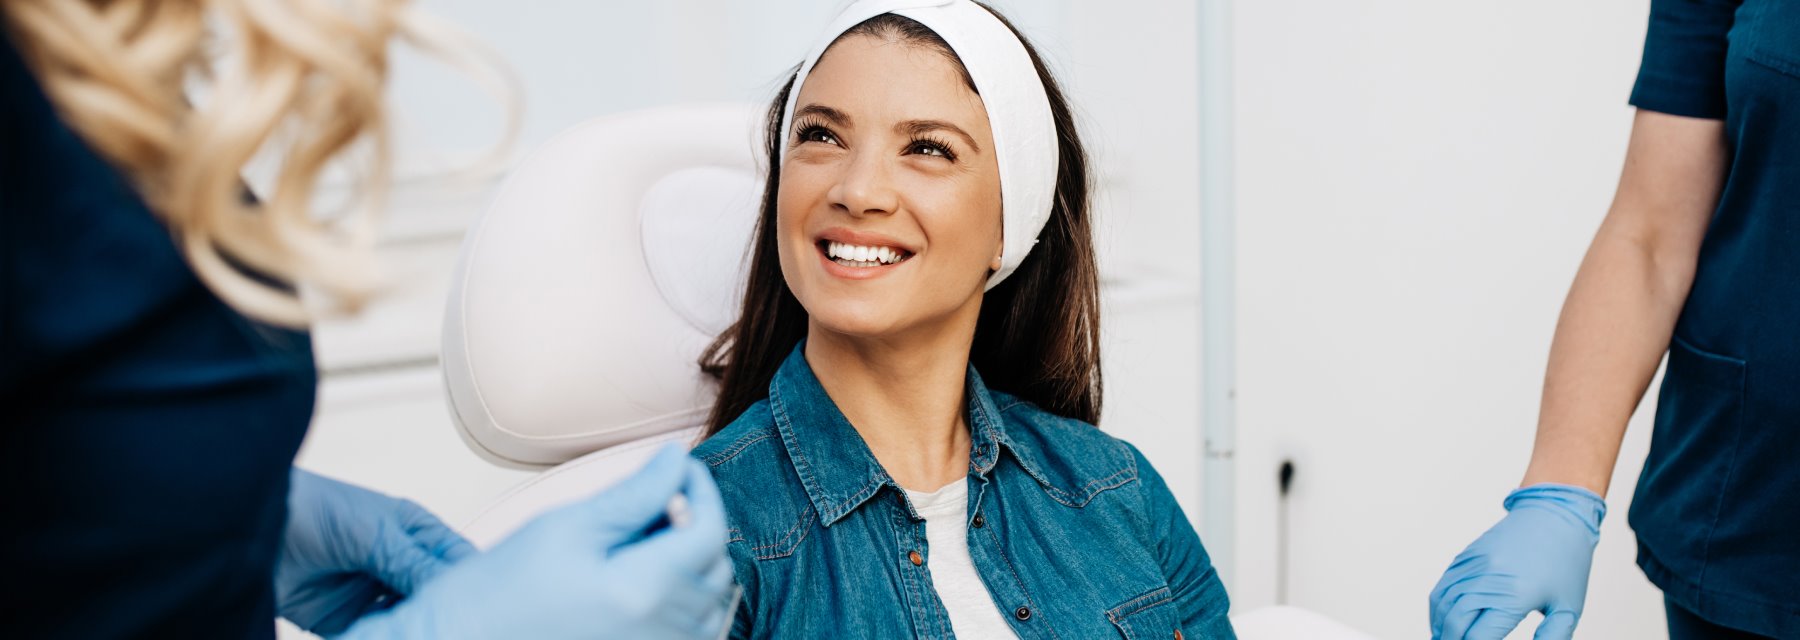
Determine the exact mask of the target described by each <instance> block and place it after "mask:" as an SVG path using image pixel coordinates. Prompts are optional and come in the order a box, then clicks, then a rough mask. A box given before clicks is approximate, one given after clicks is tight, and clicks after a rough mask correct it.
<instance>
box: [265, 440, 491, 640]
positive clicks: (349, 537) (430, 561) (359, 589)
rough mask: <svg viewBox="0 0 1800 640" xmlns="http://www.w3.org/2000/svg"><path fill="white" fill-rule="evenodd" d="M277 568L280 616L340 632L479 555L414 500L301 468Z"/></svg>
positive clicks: (295, 478)
mask: <svg viewBox="0 0 1800 640" xmlns="http://www.w3.org/2000/svg"><path fill="white" fill-rule="evenodd" d="M290 482H291V485H290V487H289V490H288V520H287V529H286V530H285V531H284V532H283V534H282V539H281V554H280V556H279V557H278V558H277V560H276V564H275V604H276V612H277V613H278V614H280V615H281V617H283V618H287V619H288V621H290V622H293V623H294V624H296V625H299V626H300V628H302V629H306V630H308V631H311V632H313V633H318V634H325V635H329V634H334V633H338V632H341V631H343V630H344V629H346V628H348V627H349V626H350V624H351V623H353V622H355V621H356V620H357V618H361V617H362V616H363V615H365V614H367V613H369V612H371V611H375V610H379V609H383V608H386V607H388V606H391V605H392V604H393V603H394V602H395V601H396V600H398V599H400V598H403V597H405V596H406V595H407V594H410V593H412V592H414V591H416V590H418V589H419V588H420V587H422V586H424V584H425V583H426V582H427V581H429V580H431V579H432V577H434V576H436V575H437V574H438V572H440V571H443V570H444V568H445V567H448V566H449V565H450V564H451V563H454V562H456V561H457V560H459V559H462V558H463V557H466V556H468V555H470V554H472V553H474V552H475V548H474V547H473V546H471V545H470V544H469V543H468V541H466V540H463V538H462V536H460V535H457V534H456V532H455V531H451V530H450V528H449V527H446V526H444V523H442V522H439V521H438V519H437V517H435V516H433V515H431V513H430V512H428V511H426V510H425V509H424V508H422V507H420V506H419V505H417V504H414V503H413V502H412V501H410V500H402V499H399V498H395V497H392V496H387V495H383V494H380V493H376V492H374V491H370V490H368V489H364V488H362V487H358V486H355V485H351V484H346V483H343V482H339V481H337V480H333V479H330V478H327V477H324V476H321V475H318V474H315V473H312V472H309V471H304V470H301V469H298V468H296V469H294V471H293V474H292V476H291V480H290Z"/></svg>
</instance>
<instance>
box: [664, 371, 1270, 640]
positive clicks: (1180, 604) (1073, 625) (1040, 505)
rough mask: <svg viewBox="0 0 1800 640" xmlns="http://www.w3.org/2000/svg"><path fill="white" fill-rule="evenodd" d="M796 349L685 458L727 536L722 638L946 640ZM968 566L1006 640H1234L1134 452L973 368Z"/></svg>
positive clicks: (862, 452)
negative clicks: (726, 626)
mask: <svg viewBox="0 0 1800 640" xmlns="http://www.w3.org/2000/svg"><path fill="white" fill-rule="evenodd" d="M803 347H804V343H802V345H801V347H797V348H795V350H794V352H793V354H792V355H790V356H788V358H787V360H786V362H784V363H783V364H782V366H781V368H780V370H779V371H777V372H776V374H775V378H774V380H773V381H771V382H770V384H769V397H768V399H767V400H764V401H762V402H759V403H757V404H756V405H754V406H752V407H751V408H750V409H749V410H748V411H745V412H744V414H743V415H742V416H740V417H738V419H737V420H736V421H734V422H732V423H731V424H730V425H729V426H727V427H726V428H725V429H724V430H722V431H720V432H719V433H718V434H716V435H714V436H713V437H712V438H709V439H708V440H707V441H706V442H703V443H701V444H700V446H699V447H697V448H696V449H695V450H694V455H695V456H696V457H698V458H700V459H701V460H703V461H705V462H706V464H707V465H708V466H709V467H711V468H712V472H713V475H714V477H716V478H717V479H718V482H719V486H720V489H721V490H722V491H723V493H724V497H725V504H726V505H727V506H726V509H727V511H728V515H729V518H730V522H731V533H730V543H729V551H730V555H731V559H732V565H733V569H734V570H735V571H736V574H737V581H738V583H739V584H740V585H742V586H743V588H744V599H743V603H742V605H740V607H739V609H738V612H737V619H736V620H735V621H734V623H733V625H732V634H731V635H732V637H733V638H949V637H953V634H952V633H951V629H950V619H949V617H948V615H947V614H946V613H945V611H944V605H943V603H942V602H940V601H939V600H938V596H937V592H936V590H935V589H934V588H933V586H932V582H931V574H930V571H929V567H930V563H929V562H928V560H929V558H930V557H931V549H930V548H929V546H928V545H927V544H926V538H925V521H924V519H922V518H920V517H919V515H918V514H917V513H916V512H914V510H913V508H912V505H911V504H910V503H908V502H907V499H906V495H905V492H904V491H902V490H901V489H900V487H899V485H897V484H895V482H894V480H893V478H891V477H889V476H888V474H887V472H886V471H885V470H883V469H882V467H881V464H880V463H879V462H877V461H876V459H875V456H874V454H872V453H871V452H870V451H869V448H868V445H867V444H865V443H864V442H863V440H862V437H861V436H859V435H858V434H857V432H856V431H855V429H854V428H853V427H851V425H850V422H849V420H847V419H845V417H844V415H843V414H842V413H841V412H839V411H838V409H837V405H835V404H834V403H832V401H831V398H830V397H829V396H827V395H826V393H825V389H824V387H822V386H820V384H819V381H818V378H816V377H814V375H813V372H812V367H811V366H809V365H808V364H807V362H806V359H805V357H804V356H803V355H802V353H801V350H802V348H803ZM966 386H967V394H968V395H967V401H966V405H967V411H968V416H967V423H968V425H969V432H970V445H969V447H970V449H969V476H968V482H969V492H968V493H969V506H968V515H967V527H968V544H969V555H970V557H971V558H972V560H973V561H974V565H975V570H976V572H977V573H978V574H980V576H981V579H982V582H983V583H985V584H986V586H987V590H988V593H989V594H990V595H991V596H992V597H993V602H994V605H995V606H996V607H998V608H999V609H1000V611H1001V613H1002V614H1003V615H1004V616H1005V618H1006V621H1007V622H1008V623H1010V624H1011V626H1012V629H1013V631H1014V632H1015V633H1017V634H1018V636H1019V637H1020V638H1025V639H1032V638H1063V639H1068V640H1074V639H1078V638H1079V639H1084V640H1085V639H1089V638H1120V637H1123V638H1157V639H1159V640H1160V639H1167V638H1184V637H1185V638H1190V639H1194V638H1234V637H1235V635H1234V634H1233V632H1232V629H1231V623H1230V622H1229V620H1228V619H1227V618H1226V609H1227V607H1228V602H1227V600H1226V596H1225V588H1224V586H1223V585H1222V584H1221V583H1220V582H1219V578H1218V575H1217V574H1216V573H1215V572H1214V571H1213V567H1212V562H1211V560H1209V559H1208V558H1207V555H1206V550H1205V549H1204V548H1202V547H1201V545H1200V537H1199V536H1198V535H1197V534H1195V533H1194V529H1193V527H1192V526H1190V525H1189V524H1188V521H1187V518H1186V517H1185V516H1184V515H1183V514H1182V512H1181V507H1180V506H1179V505H1177V504H1176V503H1175V497H1174V495H1173V494H1171V493H1170V492H1169V488H1168V486H1167V485H1165V484H1164V483H1163V480H1162V477H1161V476H1159V475H1157V473H1156V470H1154V469H1152V468H1151V467H1150V463H1149V462H1147V461H1146V460H1145V459H1144V456H1143V454H1141V453H1139V452H1138V450H1137V449H1136V448H1134V447H1132V446H1131V445H1130V444H1127V443H1125V442H1124V441H1121V440H1118V439H1116V438H1113V437H1111V436H1108V435H1106V434H1104V433H1102V432H1101V431H1100V430H1099V429H1098V428H1096V427H1094V426H1093V425H1090V424H1087V423H1085V422H1081V421H1079V420H1072V419H1069V418H1063V417H1060V416H1056V415H1053V414H1050V413H1048V412H1045V411H1043V410H1041V409H1039V408H1037V407H1036V406H1034V405H1032V404H1029V403H1027V402H1025V401H1022V400H1019V399H1017V398H1013V397H1011V396H1008V395H1006V394H1004V393H999V392H993V391H989V390H988V389H987V388H986V387H985V386H984V385H983V384H982V382H981V377H980V376H979V375H977V374H976V373H975V370H974V368H973V367H971V368H970V369H969V375H968V382H967V385H966Z"/></svg>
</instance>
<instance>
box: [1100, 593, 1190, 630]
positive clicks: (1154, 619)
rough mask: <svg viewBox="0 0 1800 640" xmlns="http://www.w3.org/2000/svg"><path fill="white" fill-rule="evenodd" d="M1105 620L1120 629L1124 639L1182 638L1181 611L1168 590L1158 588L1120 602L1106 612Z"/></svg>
mask: <svg viewBox="0 0 1800 640" xmlns="http://www.w3.org/2000/svg"><path fill="white" fill-rule="evenodd" d="M1106 619H1108V620H1111V621H1112V623H1113V626H1115V627H1118V628H1119V633H1122V634H1124V637H1125V638H1126V640H1149V639H1150V638H1158V639H1160V640H1167V639H1169V638H1177V639H1180V638H1181V637H1182V636H1181V611H1180V610H1178V609H1177V608H1176V606H1175V596H1174V594H1173V593H1171V592H1170V591H1169V588H1168V587H1157V588H1156V589H1154V590H1152V591H1150V592H1149V593H1146V594H1143V595H1140V596H1137V597H1135V598H1132V599H1130V600H1126V601H1124V602H1121V603H1119V605H1118V606H1115V607H1113V608H1111V609H1108V610H1107V611H1106Z"/></svg>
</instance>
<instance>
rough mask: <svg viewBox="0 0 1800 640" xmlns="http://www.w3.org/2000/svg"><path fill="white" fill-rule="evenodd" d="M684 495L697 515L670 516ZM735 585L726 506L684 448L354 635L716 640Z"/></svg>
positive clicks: (522, 534) (541, 521) (538, 524)
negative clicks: (727, 550) (673, 502)
mask: <svg viewBox="0 0 1800 640" xmlns="http://www.w3.org/2000/svg"><path fill="white" fill-rule="evenodd" d="M684 493H685V495H686V500H687V505H688V506H687V512H688V518H686V520H687V522H676V523H673V524H670V523H669V519H668V518H667V516H666V514H667V512H668V508H669V504H670V500H671V499H672V498H674V497H675V496H677V495H682V494H684ZM731 587H732V574H731V564H730V561H729V560H728V559H727V558H726V556H725V508H724V504H723V503H722V502H721V501H720V498H719V489H718V487H717V486H715V485H714V484H713V481H712V476H711V475H710V474H708V473H707V470H706V467H705V465H702V464H701V463H700V462H699V461H697V460H694V459H692V458H690V457H688V456H687V455H686V453H685V452H683V451H682V450H681V449H680V448H679V447H675V446H669V447H667V448H665V449H664V450H663V451H661V452H659V453H658V454H657V455H656V457H655V458H653V459H652V460H651V461H650V463H649V464H647V465H645V467H644V469H643V470H642V471H639V472H638V473H637V475H634V476H632V477H630V478H627V479H626V480H625V481H623V482H621V483H619V485H618V486H615V487H613V488H612V489H609V490H607V491H605V492H602V493H600V494H599V495H597V496H594V497H592V498H588V499H585V500H582V501H580V502H577V503H575V504H571V505H568V506H565V507H562V508H560V509H557V510H555V511H551V512H549V513H546V514H544V515H542V516H539V517H538V518H537V519H536V520H533V521H532V522H530V523H528V524H526V525H525V527H524V528H522V529H520V530H519V531H518V532H517V533H514V534H513V535H512V536H511V537H508V538H507V539H506V540H504V541H502V542H501V543H500V544H499V545H498V546H496V547H494V548H493V549H492V550H490V551H487V552H485V553H482V554H480V555H477V556H475V557H471V558H469V559H467V560H465V561H463V562H460V563H458V564H457V565H456V566H454V567H452V568H450V569H449V570H447V571H445V572H444V573H443V575H441V576H438V578H437V579H436V580H434V581H432V582H431V583H430V584H429V585H426V587H425V589H424V590H423V591H420V592H418V593H416V594H414V595H413V596H412V597H410V598H408V599H407V600H406V601H405V602H403V603H401V604H400V605H398V606H396V607H394V608H392V609H389V610H387V611H384V612H381V613H377V614H374V615H371V616H369V617H367V618H364V619H363V620H362V621H360V622H358V623H357V624H356V625H355V626H353V627H351V628H350V631H349V632H348V633H347V634H346V636H345V637H347V638H357V639H361V638H534V639H540V640H558V639H560V638H619V639H624V638H633V639H637V638H643V639H647V640H650V639H681V640H689V639H697V638H706V639H708V640H711V639H712V638H716V637H717V636H718V634H719V630H721V629H723V628H724V625H725V623H726V616H727V615H728V611H727V610H726V607H727V606H728V604H729V602H728V599H727V597H728V595H729V593H730V590H731Z"/></svg>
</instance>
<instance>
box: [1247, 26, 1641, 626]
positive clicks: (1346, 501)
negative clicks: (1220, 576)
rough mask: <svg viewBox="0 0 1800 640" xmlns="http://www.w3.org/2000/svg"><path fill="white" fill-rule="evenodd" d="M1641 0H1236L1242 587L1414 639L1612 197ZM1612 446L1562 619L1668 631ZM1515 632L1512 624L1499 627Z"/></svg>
mask: <svg viewBox="0 0 1800 640" xmlns="http://www.w3.org/2000/svg"><path fill="white" fill-rule="evenodd" d="M1647 6H1648V2H1646V1H1645V0H1589V1H1586V2H1563V1H1557V0H1515V1H1512V2H1492V3H1489V2H1441V1H1436V0H1410V1H1401V0H1390V1H1383V2H1374V1H1358V2H1342V1H1323V0H1254V1H1240V2H1237V3H1235V9H1236V19H1235V26H1236V73H1237V90H1238V96H1237V102H1236V108H1237V117H1238V123H1237V125H1238V126H1237V135H1238V139H1237V154H1238V161H1239V162H1238V178H1239V182H1238V195H1239V202H1238V205H1239V208H1238V215H1239V217H1238V229H1239V235H1238V255H1239V257H1240V265H1239V269H1240V272H1239V296H1240V309H1239V316H1238V317H1239V323H1240V325H1239V326H1240V341H1239V349H1240V350H1239V354H1238V362H1239V367H1240V370H1239V382H1240V388H1239V392H1240V393H1239V401H1240V403H1241V404H1240V421H1239V425H1240V427H1239V428H1240V436H1239V443H1240V445H1241V449H1240V450H1239V452H1238V453H1239V458H1238V461H1239V465H1240V483H1241V491H1240V497H1239V502H1238V506H1239V510H1240V511H1239V526H1238V530H1239V532H1240V534H1239V536H1240V537H1239V545H1240V546H1239V552H1240V556H1239V563H1238V566H1239V568H1240V574H1239V575H1238V576H1235V578H1234V581H1233V582H1234V586H1235V587H1236V590H1235V592H1234V593H1233V596H1234V599H1235V601H1236V604H1237V605H1238V606H1240V607H1255V606H1257V605H1260V604H1264V603H1268V602H1271V601H1272V600H1273V598H1274V589H1275V584H1274V583H1275V574H1274V573H1273V571H1272V568H1273V567H1274V562H1275V555H1274V554H1275V546H1274V542H1273V538H1274V521H1275V513H1274V510H1273V505H1274V499H1275V482H1274V478H1275V469H1276V466H1277V465H1278V464H1279V462H1278V461H1279V459H1280V457H1281V456H1292V457H1293V458H1294V459H1296V460H1297V462H1298V473H1297V476H1296V488H1295V492H1294V495H1293V497H1292V518H1293V520H1292V527H1293V529H1292V532H1293V538H1292V556H1291V558H1292V560H1291V561H1292V565H1291V572H1290V574H1289V579H1290V580H1291V586H1290V594H1291V601H1292V603H1293V604H1297V605H1300V606H1304V607H1309V608H1312V609H1315V610H1318V611H1320V612H1323V613H1325V614H1327V615H1329V616H1331V617H1334V618H1337V619H1339V620H1341V621H1344V622H1347V623H1350V624H1351V625H1352V626H1355V627H1358V628H1360V629H1362V630H1364V631H1367V632H1370V633H1373V634H1375V635H1377V636H1379V637H1383V638H1406V637H1414V638H1416V637H1424V636H1425V635H1426V634H1427V633H1428V631H1427V629H1426V620H1427V617H1426V596H1427V594H1428V593H1429V591H1430V589H1431V587H1432V585H1433V584H1434V583H1435V582H1436V580H1437V577H1438V575H1439V574H1440V573H1441V572H1442V571H1443V569H1444V568H1445V567H1446V566H1447V565H1448V564H1449V561H1450V559H1451V557H1452V556H1454V555H1455V554H1456V553H1457V552H1458V551H1459V550H1460V549H1461V548H1462V547H1463V546H1464V545H1466V544H1467V543H1468V542H1469V541H1470V540H1472V539H1473V538H1474V537H1475V536H1476V535H1478V534H1479V533H1481V532H1482V531H1483V530H1485V529H1486V528H1487V527H1488V526H1490V525H1491V524H1492V523H1493V522H1494V521H1495V520H1497V519H1498V518H1499V517H1500V516H1501V515H1502V513H1503V512H1502V510H1501V508H1500V500H1501V498H1502V497H1503V496H1504V495H1505V493H1506V492H1507V491H1508V490H1509V489H1511V488H1513V487H1515V486H1516V485H1517V483H1518V482H1519V479H1520V477H1521V475H1522V474H1523V472H1524V467H1525V462H1526V459H1527V456H1528V454H1529V451H1530V447H1531V438H1532V433H1533V429H1534V425H1535V420H1536V412H1537V401H1538V392H1539V386H1540V384H1541V381H1542V376H1543V367H1544V363H1545V358H1546V356H1547V353H1548V350H1549V344H1550V337H1551V333H1552V330H1553V329H1554V323H1555V321H1556V314H1557V312H1558V310H1559V308H1560V305H1561V301H1562V297H1563V295H1564V293H1565V292H1566V291H1567V289H1568V284H1569V282H1570V281H1571V279H1572V278H1573V276H1574V273H1575V268H1576V265H1577V263H1578V261H1579V260H1580V257H1581V254H1582V252H1583V251H1584V249H1585V246H1586V243H1587V241H1588V240H1589V239H1590V238H1591V237H1592V234H1593V231H1594V229H1595V228H1596V227H1597V225H1598V224H1599V221H1600V219H1601V217H1602V215H1603V214H1604V213H1605V210H1606V207H1607V205H1608V203H1609V201H1610V198H1611V194H1612V190H1613V187H1614V185H1615V184H1616V182H1617V177H1618V172H1619V167H1620V161H1621V159H1622V158H1623V153H1624V148H1625V140H1626V135H1627V132H1628V128H1629V122H1630V117H1631V112H1630V109H1629V108H1628V107H1627V106H1626V105H1625V99H1626V96H1627V95H1628V93H1629V90H1630V86H1631V81H1632V78H1633V76H1634V74H1635V72H1636V69H1637V56H1638V53H1639V51H1640V46H1641V44H1642V40H1643V29H1644V24H1645V21H1646V15H1647V11H1646V9H1647ZM1650 411H1651V409H1650V407H1648V406H1646V407H1644V408H1643V409H1642V410H1641V411H1640V412H1639V419H1638V420H1637V421H1636V422H1634V424H1633V427H1632V430H1631V433H1630V434H1629V436H1628V438H1627V443H1626V448H1625V453H1624V454H1623V455H1622V456H1621V458H1620V460H1621V464H1620V467H1621V468H1620V471H1619V473H1618V474H1616V476H1615V480H1614V484H1613V487H1614V489H1613V492H1612V495H1611V499H1610V501H1609V503H1610V506H1611V513H1610V514H1609V516H1608V518H1607V520H1606V522H1605V525H1604V527H1603V537H1602V542H1601V547H1600V550H1599V555H1598V559H1597V560H1596V563H1595V569H1594V574H1593V579H1592V582H1591V586H1590V597H1589V600H1588V607H1587V613H1586V615H1585V617H1584V618H1583V620H1582V624H1581V634H1580V636H1579V637H1590V638H1654V637H1662V636H1663V635H1664V633H1665V632H1664V631H1663V629H1662V628H1661V624H1662V613H1661V602H1660V597H1659V594H1657V592H1656V591H1655V590H1654V589H1653V588H1651V587H1650V586H1649V584H1648V582H1647V581H1645V579H1644V578H1643V576H1642V574H1641V573H1640V572H1639V571H1638V570H1637V569H1636V567H1635V566H1634V565H1633V564H1632V562H1633V554H1634V553H1635V547H1634V545H1635V542H1634V540H1633V537H1632V535H1631V532H1630V530H1629V529H1628V528H1627V527H1626V526H1625V511H1626V509H1627V506H1628V502H1629V499H1630V494H1631V489H1632V486H1633V484H1634V482H1635V479H1636V475H1637V467H1638V466H1639V465H1641V464H1642V461H1643V457H1644V454H1645V452H1646V451H1647V448H1646V442H1647V436H1648V424H1647V421H1646V420H1645V418H1647V415H1646V414H1648V413H1649V412H1650ZM1514 637H1529V636H1528V635H1526V634H1515V636H1514Z"/></svg>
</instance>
